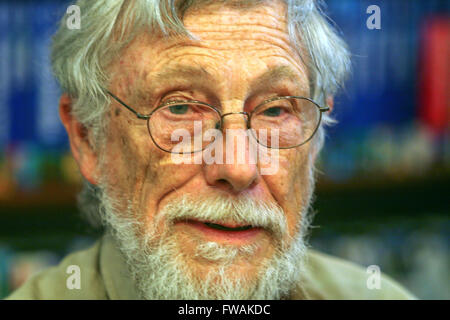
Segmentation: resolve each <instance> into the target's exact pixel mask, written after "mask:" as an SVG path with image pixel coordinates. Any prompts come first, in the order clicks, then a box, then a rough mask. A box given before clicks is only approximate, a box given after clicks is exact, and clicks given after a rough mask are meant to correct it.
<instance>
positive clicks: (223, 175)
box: [205, 112, 258, 192]
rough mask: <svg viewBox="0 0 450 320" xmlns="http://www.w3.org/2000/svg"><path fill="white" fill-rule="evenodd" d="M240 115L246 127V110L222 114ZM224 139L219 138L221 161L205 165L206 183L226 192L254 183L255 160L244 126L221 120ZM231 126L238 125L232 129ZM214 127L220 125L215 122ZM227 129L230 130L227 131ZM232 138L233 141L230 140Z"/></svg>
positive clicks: (255, 174)
mask: <svg viewBox="0 0 450 320" xmlns="http://www.w3.org/2000/svg"><path fill="white" fill-rule="evenodd" d="M229 115H242V117H243V118H245V121H246V125H245V127H246V128H247V127H248V114H247V113H246V112H230V113H226V114H224V115H222V119H223V117H226V116H229ZM221 127H222V128H221V129H222V131H223V132H222V133H223V137H224V139H222V140H221V143H222V148H223V149H222V150H224V152H223V154H222V157H223V161H222V162H221V163H212V164H209V165H206V166H205V176H206V180H207V182H208V184H210V185H213V186H215V187H217V188H221V189H223V190H225V191H228V192H239V191H242V190H244V189H246V188H249V187H251V186H252V185H254V184H255V182H256V181H257V179H258V169H257V165H256V161H254V159H251V158H253V155H252V154H251V150H250V149H251V148H250V141H249V136H248V133H247V130H246V128H242V123H241V122H240V121H239V124H237V123H236V124H231V123H229V122H228V123H227V125H224V121H222V122H221ZM233 127H238V128H236V129H234V128H233ZM216 128H217V129H219V128H220V126H218V125H217V124H216ZM227 130H231V131H228V132H227ZM230 140H233V141H230Z"/></svg>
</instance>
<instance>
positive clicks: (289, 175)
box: [264, 148, 311, 235]
mask: <svg viewBox="0 0 450 320" xmlns="http://www.w3.org/2000/svg"><path fill="white" fill-rule="evenodd" d="M308 152H309V150H306V148H305V150H299V151H292V152H283V153H282V154H280V158H279V170H278V172H277V174H275V175H272V176H265V178H264V179H265V181H266V183H267V185H268V187H269V189H270V191H271V192H272V195H273V196H274V197H275V199H276V200H277V202H278V203H279V205H280V206H281V207H282V208H283V210H284V211H285V213H286V219H287V222H288V228H289V233H290V234H291V235H293V234H295V233H296V232H297V231H298V230H297V226H298V222H299V220H300V218H301V215H300V212H301V209H302V208H304V207H305V205H306V204H307V202H308V200H309V195H310V188H311V186H310V185H309V165H310V164H309V160H308Z"/></svg>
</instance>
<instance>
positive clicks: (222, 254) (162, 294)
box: [101, 189, 309, 300]
mask: <svg viewBox="0 0 450 320" xmlns="http://www.w3.org/2000/svg"><path fill="white" fill-rule="evenodd" d="M103 190H105V189H103ZM101 198H102V199H101V203H102V210H101V212H102V219H103V223H104V224H105V225H106V227H107V230H108V231H109V232H111V233H112V234H113V236H114V238H115V239H116V241H117V243H118V246H119V249H120V251H121V252H122V254H123V256H124V257H125V260H126V262H127V265H128V268H129V271H130V274H131V276H132V278H133V280H134V282H135V286H136V288H137V291H138V293H139V294H140V296H141V298H142V299H170V300H189V299H219V300H221V299H227V300H237V299H239V300H243V299H255V300H263V299H283V298H287V297H288V296H289V293H290V292H291V290H292V289H293V288H294V287H295V286H298V285H299V281H300V277H301V275H302V274H303V272H304V260H305V259H304V257H305V254H306V245H305V241H304V239H303V236H304V233H305V231H306V228H307V227H308V226H307V225H308V222H309V221H308V219H306V218H305V216H306V214H307V209H308V207H309V201H308V206H306V207H305V209H304V210H302V219H301V220H302V223H301V224H299V226H298V232H297V234H296V236H295V238H292V239H291V240H290V241H289V244H288V243H287V241H286V240H283V241H282V240H280V239H282V237H281V236H282V235H284V236H286V232H287V231H286V220H285V215H284V213H283V211H282V209H281V208H280V207H278V206H276V205H267V204H262V203H258V202H256V201H254V200H252V199H249V198H244V199H241V200H240V201H238V202H232V201H231V200H228V199H223V198H216V199H201V200H199V199H196V200H195V201H193V200H190V199H188V198H186V197H183V198H181V199H179V200H177V201H174V202H172V203H170V204H169V205H167V206H165V207H164V208H163V209H162V210H161V211H160V212H159V213H157V217H156V218H155V221H153V222H152V223H151V226H145V223H144V221H143V220H145V219H142V218H141V219H139V218H138V215H136V214H135V212H134V210H133V209H132V206H131V205H129V206H128V210H127V212H126V214H125V215H124V214H120V213H118V210H116V209H115V208H118V206H117V204H119V201H118V199H117V197H109V196H108V195H106V192H105V191H103V192H102V196H101ZM122 203H123V202H122ZM224 217H227V221H230V219H232V220H231V221H234V222H238V223H246V224H251V225H258V226H262V227H264V228H266V230H270V232H271V234H272V238H273V239H274V241H273V246H274V248H275V250H274V254H273V256H272V257H269V258H266V259H264V260H263V261H261V264H259V269H258V271H257V276H256V277H255V279H249V278H248V277H245V276H244V277H242V278H239V279H236V278H233V277H232V272H229V268H230V266H232V265H233V262H234V261H235V259H236V258H242V257H245V256H248V257H250V256H251V255H252V254H253V253H254V251H255V250H256V249H257V245H249V246H243V247H236V246H227V245H221V244H218V243H216V242H203V243H199V244H198V246H197V248H196V256H200V257H201V258H203V259H207V260H209V261H210V262H211V268H210V271H209V273H208V274H206V275H205V276H204V278H202V279H198V278H196V277H195V276H193V272H192V270H189V267H188V263H186V259H191V258H190V257H187V256H186V255H185V254H184V253H183V250H182V248H180V247H179V244H178V241H177V239H176V237H175V235H174V234H173V232H170V231H172V229H171V227H172V225H173V221H174V219H178V218H181V219H186V218H197V219H205V220H212V221H214V220H215V221H223V222H225V220H224V219H223V218H224ZM161 222H162V225H163V229H162V230H164V232H162V233H161V232H158V231H157V230H158V229H159V227H158V226H161ZM143 230H145V232H143ZM139 234H141V236H139Z"/></svg>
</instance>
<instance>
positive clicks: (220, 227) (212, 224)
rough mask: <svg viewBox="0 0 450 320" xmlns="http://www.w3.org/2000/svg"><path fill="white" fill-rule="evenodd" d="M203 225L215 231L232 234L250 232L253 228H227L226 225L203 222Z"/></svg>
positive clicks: (249, 226) (247, 226)
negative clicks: (232, 232)
mask: <svg viewBox="0 0 450 320" xmlns="http://www.w3.org/2000/svg"><path fill="white" fill-rule="evenodd" d="M203 224H204V225H206V226H207V227H210V228H213V229H216V230H222V231H234V232H236V231H245V230H250V229H251V228H253V226H251V225H246V226H242V227H228V226H226V225H222V224H217V223H211V222H203Z"/></svg>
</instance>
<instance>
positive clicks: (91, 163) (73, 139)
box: [59, 94, 98, 185]
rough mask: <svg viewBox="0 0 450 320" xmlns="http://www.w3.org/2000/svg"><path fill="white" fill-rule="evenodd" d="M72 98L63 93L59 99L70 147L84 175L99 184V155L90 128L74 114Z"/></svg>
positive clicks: (60, 111)
mask: <svg viewBox="0 0 450 320" xmlns="http://www.w3.org/2000/svg"><path fill="white" fill-rule="evenodd" d="M72 103H73V101H72V99H71V98H70V97H69V96H68V95H67V94H63V95H62V96H61V99H60V100H59V116H60V117H61V121H62V123H63V125H64V127H65V128H66V131H67V135H68V136H69V141H70V149H71V150H72V154H73V157H74V158H75V161H76V162H77V164H78V167H79V168H80V172H81V174H82V175H83V177H84V178H85V179H86V180H87V181H89V182H90V183H91V184H93V185H96V184H97V178H96V169H97V162H98V157H97V154H96V153H95V151H94V149H93V148H92V146H91V143H90V141H89V135H88V130H87V129H86V127H84V126H83V125H82V124H81V123H80V122H78V120H77V119H76V118H75V117H74V116H73V115H72Z"/></svg>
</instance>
